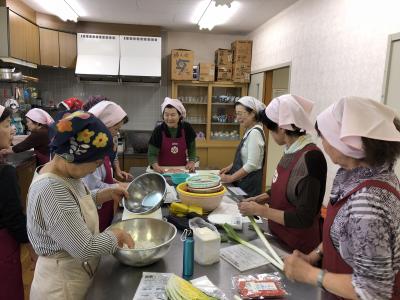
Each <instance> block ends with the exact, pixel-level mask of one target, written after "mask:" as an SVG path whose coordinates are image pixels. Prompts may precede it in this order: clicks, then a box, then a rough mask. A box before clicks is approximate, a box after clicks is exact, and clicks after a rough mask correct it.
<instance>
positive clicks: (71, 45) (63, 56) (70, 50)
mask: <svg viewBox="0 0 400 300" xmlns="http://www.w3.org/2000/svg"><path fill="white" fill-rule="evenodd" d="M58 41H59V44H60V67H62V68H69V69H74V68H75V65H76V34H72V33H65V32H60V33H59V34H58Z"/></svg>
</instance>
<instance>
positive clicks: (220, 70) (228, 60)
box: [215, 49, 232, 81]
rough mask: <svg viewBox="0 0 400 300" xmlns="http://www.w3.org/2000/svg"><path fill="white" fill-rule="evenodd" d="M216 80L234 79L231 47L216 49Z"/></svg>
mask: <svg viewBox="0 0 400 300" xmlns="http://www.w3.org/2000/svg"><path fill="white" fill-rule="evenodd" d="M215 65H216V68H215V80H216V81H231V80H232V51H231V50H229V49H217V50H216V51H215Z"/></svg>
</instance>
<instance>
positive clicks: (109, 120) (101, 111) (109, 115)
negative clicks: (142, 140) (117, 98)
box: [89, 101, 126, 127]
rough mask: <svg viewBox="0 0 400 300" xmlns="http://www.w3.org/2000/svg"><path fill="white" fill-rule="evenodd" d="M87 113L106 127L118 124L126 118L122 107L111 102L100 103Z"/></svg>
mask: <svg viewBox="0 0 400 300" xmlns="http://www.w3.org/2000/svg"><path fill="white" fill-rule="evenodd" d="M89 112H90V113H92V114H94V115H95V116H96V117H97V118H99V119H100V120H101V121H102V122H103V123H104V125H106V126H107V127H112V126H114V125H115V124H118V123H119V122H121V121H122V120H123V119H124V118H125V117H126V112H125V111H124V110H123V109H122V107H121V106H119V105H118V104H116V103H114V102H111V101H101V102H99V103H97V104H96V105H95V106H93V107H92V108H91V109H89Z"/></svg>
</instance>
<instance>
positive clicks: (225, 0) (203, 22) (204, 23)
mask: <svg viewBox="0 0 400 300" xmlns="http://www.w3.org/2000/svg"><path fill="white" fill-rule="evenodd" d="M239 6H240V4H239V2H238V1H229V0H211V1H210V0H206V1H203V2H201V3H200V4H199V6H198V7H197V9H196V11H195V13H194V15H193V18H192V21H193V23H197V24H198V25H199V28H200V30H201V29H208V30H212V29H213V28H214V27H215V26H217V25H221V24H224V23H226V22H227V21H228V20H229V19H230V18H231V17H232V16H233V15H234V14H235V13H236V12H237V11H238V9H239Z"/></svg>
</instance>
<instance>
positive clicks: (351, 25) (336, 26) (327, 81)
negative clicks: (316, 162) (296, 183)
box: [248, 0, 400, 191]
mask: <svg viewBox="0 0 400 300" xmlns="http://www.w3.org/2000/svg"><path fill="white" fill-rule="evenodd" d="M399 11H400V2H399V1H398V0H382V1H375V0H351V1H350V0H324V1H321V0H300V1H298V2H296V3H295V4H294V5H292V6H291V7H289V8H288V9H286V10H285V11H283V12H282V13H280V14H278V15H277V16H275V17H274V18H272V19H271V20H270V21H268V22H266V23H265V24H263V25H262V26H260V27H259V28H258V29H256V30H255V31H254V32H252V33H251V34H250V35H249V36H248V38H250V39H253V60H252V70H254V71H255V70H263V69H267V68H272V67H274V66H277V65H280V64H284V63H288V62H290V63H291V69H290V92H291V93H294V94H298V95H302V96H305V97H308V98H310V99H312V100H314V101H315V102H316V107H315V109H314V115H316V114H317V113H318V112H320V111H322V110H323V109H324V108H326V107H327V106H328V105H329V104H331V103H333V102H334V101H336V100H338V99H339V98H340V97H343V96H346V95H360V96H366V97H370V98H373V99H376V100H380V99H381V95H382V86H383V76H384V68H385V60H386V50H387V41H388V35H389V34H393V33H396V32H400V18H399V17H398V12H399ZM328 161H329V159H328ZM329 167H330V169H329V170H330V171H329V173H328V186H327V191H329V189H330V186H331V181H332V179H333V177H334V175H335V172H336V168H334V167H333V166H332V165H331V164H330V165H329Z"/></svg>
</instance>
